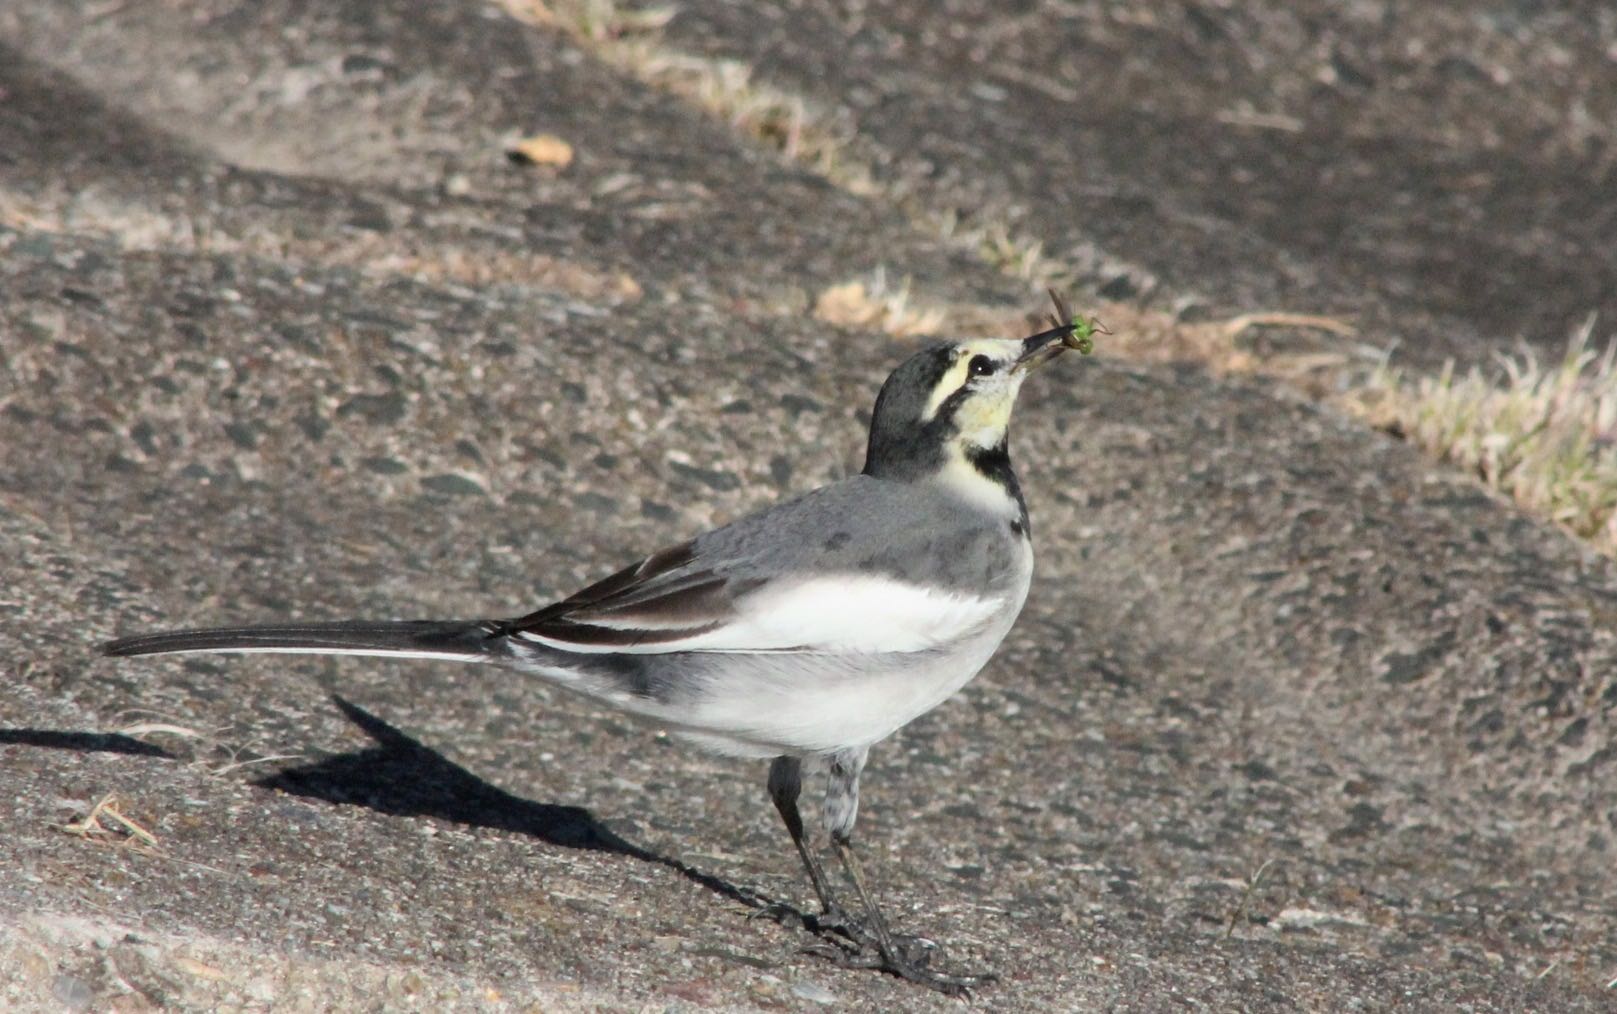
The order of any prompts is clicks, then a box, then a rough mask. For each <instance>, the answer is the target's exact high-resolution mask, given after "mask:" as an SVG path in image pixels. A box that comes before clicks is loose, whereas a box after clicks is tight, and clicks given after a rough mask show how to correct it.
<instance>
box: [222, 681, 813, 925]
mask: <svg viewBox="0 0 1617 1014" xmlns="http://www.w3.org/2000/svg"><path fill="white" fill-rule="evenodd" d="M332 700H333V701H335V702H336V705H337V707H338V709H340V710H341V711H342V713H343V714H344V715H345V716H347V718H348V720H349V721H351V722H353V723H354V724H355V725H357V726H359V728H360V729H361V730H363V731H364V733H365V734H366V735H367V736H369V737H370V738H371V739H372V740H373V741H374V744H375V745H373V746H370V747H367V748H365V749H363V750H357V751H354V752H352V753H345V754H338V755H336V756H333V757H328V758H325V759H324V760H320V761H317V762H315V763H313V764H307V765H304V766H302V767H293V768H286V769H283V770H281V771H278V772H276V773H275V774H273V775H269V776H268V777H265V778H261V779H259V780H257V781H255V782H254V783H253V784H254V785H257V786H259V787H260V788H266V789H278V790H280V791H282V792H286V793H289V794H291V795H296V796H304V797H307V798H311V799H321V800H325V801H326V802H331V803H340V804H345V805H353V806H364V807H368V808H370V809H372V810H376V811H378V812H380V813H386V814H392V815H396V816H405V817H437V818H440V819H442V820H448V821H453V822H455V823H458V824H465V825H467V826H470V827H486V828H491V829H494V830H499V831H513V832H516V833H517V834H524V835H528V836H530V837H532V838H537V839H538V840H540V841H542V842H545V843H546V844H549V845H558V846H561V847H563V848H574V849H587V850H591V851H597V852H612V853H616V854H618V855H624V856H629V857H631V858H634V859H638V860H640V861H642V862H648V863H657V864H659V865H661V866H666V867H668V868H669V869H671V870H674V871H675V872H677V873H679V874H680V875H681V876H684V877H686V878H688V879H689V880H691V881H693V882H694V883H697V884H700V885H701V886H703V887H705V888H707V889H708V890H710V891H712V892H713V893H715V894H717V895H719V896H720V897H723V898H726V899H728V900H730V901H734V902H739V903H740V904H742V905H744V906H746V907H747V908H749V909H753V910H755V911H758V912H767V913H769V914H770V915H771V916H772V917H774V918H776V919H782V918H788V919H791V920H793V921H801V922H803V923H804V924H805V925H807V924H809V922H810V920H811V917H810V916H808V915H807V914H805V913H803V912H802V911H800V910H798V909H797V908H795V907H794V906H792V905H789V904H786V903H783V902H780V901H777V900H776V899H773V898H770V897H768V896H766V895H764V894H761V893H759V892H758V891H755V890H752V889H751V888H745V887H738V886H737V885H735V884H732V883H731V882H729V881H728V880H725V879H724V878H722V877H718V876H715V875H714V874H711V873H706V872H704V871H702V870H698V869H696V868H695V867H692V866H690V865H688V864H687V863H684V862H682V861H681V860H678V859H675V858H673V857H671V856H665V855H662V854H661V853H658V852H654V851H652V850H651V849H648V848H645V847H644V846H641V845H636V844H635V843H634V842H631V841H629V840H628V839H626V838H624V837H623V836H622V835H619V834H617V833H616V832H614V831H612V830H611V829H609V828H607V827H606V826H605V825H603V824H602V823H601V822H600V821H599V820H597V819H596V818H595V815H594V814H592V813H590V811H588V810H586V809H584V808H583V807H580V806H559V805H556V804H554V803H536V802H533V801H531V800H527V799H523V798H521V797H519V796H513V795H512V794H510V793H509V792H506V791H504V790H503V789H499V788H496V787H495V786H493V785H490V784H489V783H488V782H485V781H483V780H482V779H481V778H478V777H477V776H476V775H474V774H472V773H471V772H470V771H467V770H466V769H465V768H463V767H461V766H460V765H458V764H455V763H454V762H452V761H450V760H449V759H448V758H446V757H444V756H443V755H442V754H440V753H438V752H437V751H435V750H433V749H431V748H430V747H427V746H425V745H423V744H422V743H420V742H418V741H417V740H415V739H412V738H411V737H409V736H407V735H405V734H404V733H403V732H401V731H399V730H398V729H396V728H394V727H393V726H391V725H389V724H388V723H386V722H384V721H383V720H382V719H380V718H378V717H376V716H375V715H373V714H371V713H370V712H368V711H366V710H365V709H364V708H361V707H359V706H358V705H356V704H354V703H353V702H351V701H347V700H344V699H343V698H342V697H340V696H338V695H336V694H333V695H332Z"/></svg>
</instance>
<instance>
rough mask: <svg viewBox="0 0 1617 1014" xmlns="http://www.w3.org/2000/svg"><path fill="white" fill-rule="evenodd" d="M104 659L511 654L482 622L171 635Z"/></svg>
mask: <svg viewBox="0 0 1617 1014" xmlns="http://www.w3.org/2000/svg"><path fill="white" fill-rule="evenodd" d="M101 650H102V651H103V652H105V653H106V654H108V655H162V654H168V653H175V652H198V651H215V652H290V653H297V654H309V655H379V656H388V657H393V658H443V659H456V660H458V661H462V662H495V661H498V660H500V659H501V658H503V657H505V656H506V655H507V654H508V652H509V650H510V649H509V647H508V645H507V642H506V638H505V634H504V630H503V628H502V626H501V625H500V624H499V623H497V622H489V621H484V620H450V621H443V620H409V621H383V622H370V621H363V620H353V621H346V622H342V623H288V624H281V625H277V626H264V627H217V628H210V629H205V630H170V631H163V632H161V633H156V634H141V635H139V636H137V637H125V638H120V639H119V640H116V641H108V642H107V643H106V644H104V645H102V646H101Z"/></svg>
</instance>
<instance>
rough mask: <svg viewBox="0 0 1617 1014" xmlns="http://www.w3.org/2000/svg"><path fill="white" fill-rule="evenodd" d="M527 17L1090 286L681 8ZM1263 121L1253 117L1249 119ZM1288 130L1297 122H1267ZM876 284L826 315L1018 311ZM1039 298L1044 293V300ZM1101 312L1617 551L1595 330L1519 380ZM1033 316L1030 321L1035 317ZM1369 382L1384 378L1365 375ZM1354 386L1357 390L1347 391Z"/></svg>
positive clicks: (1604, 364) (852, 177) (938, 219)
mask: <svg viewBox="0 0 1617 1014" xmlns="http://www.w3.org/2000/svg"><path fill="white" fill-rule="evenodd" d="M501 2H502V4H503V6H504V7H505V8H506V10H507V11H509V12H510V13H511V14H512V15H513V16H515V17H517V18H519V19H521V20H524V21H528V22H530V23H535V24H543V25H546V26H549V27H552V28H558V29H560V30H563V31H566V32H568V33H569V34H571V35H572V36H573V37H574V38H575V39H577V40H578V41H579V42H580V44H581V45H583V46H585V47H586V48H587V49H589V50H590V51H591V52H592V53H594V54H595V55H596V56H597V57H598V58H599V59H601V60H603V61H604V62H606V63H608V64H610V65H612V66H614V67H617V68H619V69H621V70H623V71H625V72H627V73H629V74H631V75H632V76H634V77H636V78H638V79H640V80H642V81H644V82H646V83H647V84H649V85H651V86H653V87H656V88H659V89H662V90H664V91H667V92H670V93H672V94H674V95H678V96H680V97H682V98H685V99H687V100H689V101H691V102H693V103H695V104H696V105H698V106H699V107H701V108H703V109H705V110H707V111H708V112H709V113H711V114H712V115H714V116H715V117H718V118H720V119H722V120H724V121H725V122H727V123H729V124H730V125H731V126H732V127H734V128H736V129H738V130H741V131H742V132H744V133H747V134H750V135H751V136H752V137H754V138H755V139H757V140H758V141H760V142H761V143H763V144H766V145H768V146H770V147H773V148H775V149H777V150H779V151H780V152H781V153H782V154H784V155H785V156H787V157H789V158H791V159H794V160H795V161H797V162H799V163H800V164H802V165H804V166H806V167H807V168H809V169H811V170H813V171H815V172H818V173H819V174H821V175H822V176H824V177H825V178H826V179H827V180H829V181H830V182H832V183H834V184H836V185H837V186H839V187H842V188H844V189H846V190H849V191H851V192H853V193H856V194H861V195H866V196H875V197H879V198H881V199H882V200H884V201H885V202H887V203H888V204H890V205H892V206H894V207H897V208H899V209H901V210H902V211H903V212H904V213H905V214H906V215H907V216H908V218H909V220H910V221H911V223H912V224H913V225H914V226H915V227H916V228H917V229H919V230H920V231H922V232H924V233H926V234H929V235H933V236H936V237H938V238H939V239H940V240H942V241H944V242H946V243H948V244H949V245H951V246H954V247H956V248H958V249H963V250H967V251H969V252H971V253H973V254H974V255H976V256H977V257H979V258H980V259H982V260H983V261H984V262H986V263H988V264H991V265H993V266H994V267H996V268H997V269H999V270H1000V271H1001V272H1003V273H1004V274H1006V275H1008V276H1010V277H1013V278H1016V279H1019V280H1021V281H1024V282H1026V283H1028V288H1029V293H1030V294H1029V305H1030V306H1032V305H1033V303H1034V301H1035V300H1040V301H1042V293H1043V291H1044V290H1045V289H1046V288H1056V289H1062V290H1068V289H1071V288H1074V287H1075V285H1074V282H1075V280H1076V278H1077V274H1078V273H1077V271H1076V270H1075V268H1074V267H1073V266H1072V265H1070V264H1067V263H1065V262H1063V261H1062V260H1061V259H1060V258H1059V257H1054V256H1051V255H1050V254H1049V253H1048V252H1047V251H1046V250H1045V249H1044V246H1043V243H1042V242H1041V241H1039V240H1037V239H1035V238H1033V237H1031V236H1028V235H1025V234H1023V233H1021V232H1019V231H1018V230H1017V229H1016V228H1015V227H1014V226H1012V225H1011V224H1009V223H1010V218H1009V217H1008V216H996V215H994V214H992V213H986V214H983V215H981V216H979V217H978V219H977V220H976V221H975V222H974V223H972V224H970V225H966V224H963V223H962V222H961V220H960V219H959V217H958V215H957V214H956V213H954V212H953V211H948V210H942V211H940V210H939V209H938V208H937V207H936V206H935V205H930V204H928V202H927V201H926V199H925V196H924V195H919V194H917V193H916V192H914V191H913V190H911V189H909V188H908V187H907V186H906V185H904V184H902V183H898V182H885V181H883V180H882V179H881V178H880V177H879V176H878V174H877V173H876V172H875V171H874V169H873V166H874V165H876V160H875V159H874V158H870V157H866V156H864V155H862V154H861V153H868V152H870V147H869V145H868V143H867V142H866V141H865V140H864V139H862V138H860V137H859V136H858V133H857V131H856V130H855V129H854V128H853V127H852V125H851V124H849V123H848V122H847V121H846V120H845V119H844V118H840V117H839V116H837V115H836V114H834V113H832V112H829V111H827V110H824V109H821V108H819V107H818V106H816V105H814V104H813V103H811V102H808V101H806V100H804V99H803V98H802V97H801V96H797V95H793V94H791V93H789V92H786V91H784V90H782V89H779V88H776V87H774V86H771V85H767V84H763V83H760V82H757V81H755V80H754V79H753V73H752V68H750V67H749V66H747V65H745V64H742V63H738V62H736V61H733V60H718V59H711V58H707V57H698V56H692V55H688V54H681V53H676V52H671V51H669V50H668V49H667V48H666V47H665V46H663V45H662V44H661V40H660V38H659V33H660V30H661V29H662V28H663V27H664V26H666V25H667V23H668V22H669V21H670V20H671V19H672V18H673V16H674V13H675V10H674V8H671V7H652V8H644V9H640V10H631V9H626V8H620V7H618V6H617V3H616V2H615V0H549V2H546V0H501ZM1248 119H1251V117H1248ZM1262 125H1266V126H1273V127H1275V128H1276V129H1290V125H1289V124H1283V123H1265V124H1262ZM880 281H881V283H882V284H868V285H867V284H866V283H865V282H863V281H857V282H850V283H847V284H845V285H842V286H835V287H833V288H832V289H829V290H827V291H826V292H824V293H822V294H821V296H820V298H819V300H818V301H817V303H816V307H815V312H816V314H817V315H818V316H820V317H821V319H824V320H828V321H831V322H833V323H837V324H841V325H845V326H858V327H872V328H876V329H879V330H882V331H884V332H887V333H889V334H894V335H909V334H915V333H921V332H935V331H939V330H947V331H949V332H952V333H966V332H967V331H975V332H976V333H1002V331H1003V324H1000V325H995V324H993V323H992V321H994V320H996V319H997V320H999V321H1004V320H1005V317H1006V315H1005V314H1004V313H1003V312H1002V311H998V310H996V309H995V308H990V307H971V306H959V305H949V304H943V303H938V302H936V301H931V302H929V301H925V300H918V299H915V298H913V296H912V294H911V292H910V290H909V286H908V284H907V283H906V284H904V285H902V286H900V287H898V288H897V289H888V288H885V279H884V278H883V279H881V280H880ZM1035 294H1037V295H1035ZM1092 309H1093V312H1094V313H1095V314H1096V315H1097V316H1098V317H1099V318H1100V319H1101V320H1104V321H1106V322H1107V323H1108V324H1110V325H1111V328H1112V330H1113V331H1114V332H1116V334H1117V335H1118V337H1117V338H1116V339H1113V340H1108V341H1106V342H1105V343H1102V344H1101V345H1100V346H1099V351H1101V352H1103V353H1110V354H1113V355H1116V354H1123V355H1126V356H1128V357H1130V358H1138V359H1149V360H1162V359H1187V358H1188V359H1195V360H1197V361H1199V362H1202V363H1205V364H1207V365H1208V367H1209V368H1211V369H1213V370H1215V371H1218V372H1248V373H1262V374H1265V375H1268V376H1273V377H1276V378H1278V379H1281V380H1284V381H1286V382H1287V383H1289V384H1292V385H1294V386H1296V387H1298V388H1300V389H1301V390H1303V391H1304V392H1305V393H1307V394H1309V395H1311V396H1313V397H1316V398H1321V399H1326V398H1329V399H1331V400H1334V401H1337V402H1338V403H1343V404H1346V405H1347V406H1348V407H1349V408H1350V409H1353V410H1355V411H1358V412H1360V413H1361V414H1364V415H1366V416H1368V417H1369V418H1371V419H1372V420H1373V421H1376V422H1378V423H1380V424H1382V425H1385V426H1388V427H1396V428H1398V429H1400V430H1402V431H1404V432H1406V433H1408V434H1409V435H1410V437H1411V438H1412V439H1414V440H1415V441H1417V442H1418V443H1420V444H1421V445H1422V446H1423V447H1425V448H1427V449H1428V450H1429V451H1430V452H1431V453H1433V454H1435V455H1437V456H1439V457H1441V458H1443V459H1445V460H1449V461H1453V462H1455V463H1457V464H1459V465H1461V466H1463V467H1467V468H1474V469H1475V470H1476V471H1477V472H1478V474H1479V475H1480V476H1481V477H1482V479H1483V481H1484V482H1486V483H1488V484H1489V485H1491V486H1493V487H1495V488H1497V489H1499V490H1501V491H1503V492H1506V493H1508V494H1510V495H1511V496H1513V497H1515V498H1516V499H1517V500H1518V501H1519V502H1521V503H1522V504H1523V505H1524V506H1526V507H1527V508H1528V509H1530V510H1533V511H1535V512H1537V513H1540V514H1542V515H1543V516H1545V517H1548V518H1550V519H1552V520H1554V521H1555V522H1556V523H1558V524H1560V525H1563V526H1564V527H1566V528H1567V529H1568V530H1570V531H1572V532H1575V533H1577V534H1578V535H1580V536H1582V537H1584V538H1588V539H1590V540H1592V541H1593V542H1594V543H1595V544H1596V545H1597V546H1598V547H1600V548H1601V550H1602V551H1604V552H1607V553H1610V554H1613V555H1617V520H1614V515H1617V456H1614V454H1613V450H1612V441H1613V439H1614V436H1613V426H1614V419H1617V378H1614V375H1613V374H1614V370H1613V359H1612V355H1611V353H1609V352H1608V353H1607V354H1606V355H1604V356H1596V355H1595V354H1594V353H1593V352H1592V351H1590V350H1589V348H1588V340H1589V333H1588V330H1589V329H1587V328H1586V329H1585V331H1584V333H1583V334H1582V335H1580V336H1579V338H1578V339H1577V340H1576V341H1574V343H1573V345H1572V347H1571V348H1570V349H1569V351H1568V354H1567V356H1566V357H1565V358H1564V359H1563V360H1562V361H1561V363H1560V364H1558V365H1556V366H1552V367H1546V366H1544V365H1542V364H1540V363H1539V362H1538V361H1537V359H1536V358H1535V357H1534V356H1532V355H1531V354H1524V355H1522V356H1521V357H1518V358H1516V359H1512V360H1509V361H1507V362H1505V363H1504V364H1503V383H1502V384H1500V383H1495V382H1493V381H1491V380H1489V379H1488V378H1486V377H1484V376H1483V375H1482V374H1481V373H1480V372H1477V371H1473V372H1471V373H1470V374H1468V375H1467V376H1465V377H1464V378H1456V377H1455V376H1454V374H1453V371H1452V370H1449V371H1445V372H1444V373H1443V374H1442V375H1440V376H1438V377H1410V376H1405V375H1404V374H1403V373H1402V372H1400V371H1396V370H1390V369H1387V368H1386V367H1385V366H1383V367H1382V368H1381V369H1380V370H1376V371H1366V370H1364V369H1362V368H1360V367H1361V366H1362V364H1363V362H1364V360H1365V357H1366V355H1367V354H1373V352H1374V350H1371V349H1368V348H1367V347H1366V346H1364V345H1362V344H1360V343H1358V342H1357V341H1355V340H1353V339H1354V332H1353V329H1352V327H1351V326H1350V325H1349V324H1347V323H1345V322H1342V321H1339V320H1335V319H1333V318H1324V317H1313V316H1307V315H1296V314H1285V313H1253V314H1244V315H1242V316H1239V317H1236V318H1233V319H1231V320H1225V321H1214V322H1205V323H1185V322H1181V321H1177V320H1174V319H1173V318H1171V317H1169V316H1168V315H1166V314H1162V313H1159V312H1155V311H1148V310H1142V309H1140V308H1139V307H1135V306H1130V305H1128V304H1103V305H1101V306H1099V307H1095V308H1092ZM1031 317H1032V315H1030V318H1031ZM1264 327H1286V328H1292V329H1306V330H1311V331H1315V332H1318V333H1322V334H1323V335H1324V336H1325V337H1326V339H1327V341H1328V344H1327V345H1325V346H1324V347H1317V346H1316V347H1314V348H1311V349H1304V350H1284V351H1276V350H1272V349H1271V350H1265V351H1263V352H1261V353H1260V352H1256V351H1254V350H1253V349H1251V348H1250V347H1248V348H1243V347H1242V344H1241V341H1240V340H1241V338H1242V337H1243V336H1244V335H1246V334H1247V333H1248V332H1250V331H1252V330H1253V329H1254V328H1264ZM1367 374H1368V376H1369V379H1368V381H1363V380H1362V379H1361V378H1362V377H1364V376H1365V375H1367ZM1344 391H1345V393H1344Z"/></svg>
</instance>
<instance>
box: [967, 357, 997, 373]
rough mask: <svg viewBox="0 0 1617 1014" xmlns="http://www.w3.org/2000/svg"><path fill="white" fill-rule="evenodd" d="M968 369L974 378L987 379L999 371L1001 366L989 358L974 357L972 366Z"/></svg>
mask: <svg viewBox="0 0 1617 1014" xmlns="http://www.w3.org/2000/svg"><path fill="white" fill-rule="evenodd" d="M966 369H968V370H970V371H971V375H972V376H973V377H986V376H989V375H990V374H992V373H994V371H996V370H998V369H999V364H998V363H996V362H994V361H993V360H992V359H990V358H988V357H987V356H972V357H971V365H970V366H967V367H966Z"/></svg>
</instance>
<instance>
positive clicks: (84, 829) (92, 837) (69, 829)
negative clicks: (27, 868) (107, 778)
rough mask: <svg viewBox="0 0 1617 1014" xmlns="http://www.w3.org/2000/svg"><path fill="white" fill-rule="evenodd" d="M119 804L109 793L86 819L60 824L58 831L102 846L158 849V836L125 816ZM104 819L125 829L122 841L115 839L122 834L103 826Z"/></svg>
mask: <svg viewBox="0 0 1617 1014" xmlns="http://www.w3.org/2000/svg"><path fill="white" fill-rule="evenodd" d="M119 803H120V800H119V799H118V797H117V796H116V795H115V794H113V793H110V792H109V793H108V794H107V795H105V796H102V797H101V800H100V802H98V803H96V804H95V806H93V807H91V808H90V812H89V814H87V815H86V816H85V817H84V819H82V820H76V821H73V822H72V823H68V824H60V825H58V830H61V831H64V832H66V833H67V834H71V835H74V836H76V837H79V838H83V839H84V840H85V841H93V842H97V843H100V844H109V845H113V844H116V845H130V844H140V845H144V846H146V847H147V848H148V849H156V848H157V836H156V835H154V834H152V833H151V832H150V831H148V830H146V829H145V828H144V827H141V826H140V825H139V824H137V823H136V822H135V821H134V820H133V819H132V818H130V817H128V816H125V815H124V813H123V812H122V811H121V810H119V809H118V807H119ZM102 817H107V818H110V819H111V820H112V821H114V822H115V823H117V824H118V825H119V826H121V827H122V828H123V831H122V834H123V837H122V838H121V839H119V838H114V837H113V836H114V835H116V834H119V833H120V832H118V831H115V830H113V829H110V828H108V827H107V826H106V825H104V824H102V823H101V818H102Z"/></svg>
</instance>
